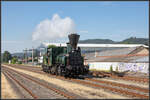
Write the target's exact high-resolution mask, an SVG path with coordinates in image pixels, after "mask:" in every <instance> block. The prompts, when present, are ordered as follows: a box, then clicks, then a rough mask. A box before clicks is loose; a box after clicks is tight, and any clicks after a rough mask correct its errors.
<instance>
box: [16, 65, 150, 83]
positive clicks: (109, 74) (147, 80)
mask: <svg viewBox="0 0 150 100" xmlns="http://www.w3.org/2000/svg"><path fill="white" fill-rule="evenodd" d="M15 66H17V65H15ZM22 66H23V67H27V66H25V65H22ZM28 67H32V68H34V69H40V70H41V68H39V67H38V68H37V67H35V66H28ZM99 75H102V76H107V77H111V78H113V79H120V80H126V81H133V82H140V83H149V79H148V78H140V77H133V76H123V77H119V76H117V75H114V74H111V73H109V72H97V71H93V76H99Z"/></svg>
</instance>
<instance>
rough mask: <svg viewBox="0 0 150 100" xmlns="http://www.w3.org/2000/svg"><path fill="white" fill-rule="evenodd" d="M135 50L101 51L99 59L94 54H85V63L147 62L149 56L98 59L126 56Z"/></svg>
mask: <svg viewBox="0 0 150 100" xmlns="http://www.w3.org/2000/svg"><path fill="white" fill-rule="evenodd" d="M135 49H136V48H122V49H116V50H107V51H101V52H99V53H98V56H99V57H95V53H91V54H89V55H88V54H87V56H86V57H85V58H86V59H88V60H87V61H95V62H149V59H148V57H149V56H130V57H111V58H109V57H100V56H117V55H128V54H129V53H130V52H132V51H134V50H135Z"/></svg>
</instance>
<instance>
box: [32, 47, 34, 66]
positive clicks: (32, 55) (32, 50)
mask: <svg viewBox="0 0 150 100" xmlns="http://www.w3.org/2000/svg"><path fill="white" fill-rule="evenodd" d="M33 50H34V49H33V47H32V65H33V62H34V59H33Z"/></svg>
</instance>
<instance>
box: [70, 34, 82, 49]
mask: <svg viewBox="0 0 150 100" xmlns="http://www.w3.org/2000/svg"><path fill="white" fill-rule="evenodd" d="M79 37H80V35H78V34H75V33H73V34H70V35H68V38H69V43H70V45H71V47H72V48H73V50H75V49H76V48H77V44H78V40H79Z"/></svg>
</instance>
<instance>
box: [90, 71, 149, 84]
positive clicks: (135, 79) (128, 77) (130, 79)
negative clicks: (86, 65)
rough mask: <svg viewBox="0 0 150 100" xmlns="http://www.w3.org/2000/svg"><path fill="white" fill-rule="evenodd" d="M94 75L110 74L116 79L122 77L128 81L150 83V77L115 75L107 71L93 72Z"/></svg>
mask: <svg viewBox="0 0 150 100" xmlns="http://www.w3.org/2000/svg"><path fill="white" fill-rule="evenodd" d="M93 75H94V76H99V75H102V76H108V77H111V78H114V79H121V80H127V81H134V82H140V83H149V79H148V78H140V77H133V76H123V77H119V76H117V75H113V74H111V73H106V72H93Z"/></svg>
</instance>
